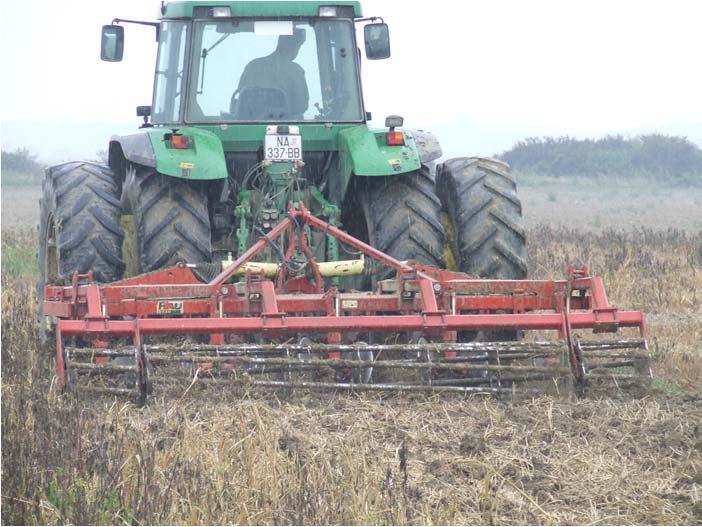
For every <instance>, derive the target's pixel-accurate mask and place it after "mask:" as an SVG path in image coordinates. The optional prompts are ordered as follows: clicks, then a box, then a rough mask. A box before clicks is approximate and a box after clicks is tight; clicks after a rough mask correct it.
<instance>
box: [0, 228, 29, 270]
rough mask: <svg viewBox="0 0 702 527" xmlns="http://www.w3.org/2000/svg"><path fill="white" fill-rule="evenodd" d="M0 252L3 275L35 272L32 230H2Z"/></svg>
mask: <svg viewBox="0 0 702 527" xmlns="http://www.w3.org/2000/svg"><path fill="white" fill-rule="evenodd" d="M1 254H2V275H3V276H6V275H7V276H13V275H25V274H36V273H37V241H36V234H35V233H33V232H32V231H30V230H27V229H24V230H21V231H14V230H13V231H8V232H3V234H2V251H1Z"/></svg>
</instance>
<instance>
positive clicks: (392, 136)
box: [386, 130, 405, 146]
mask: <svg viewBox="0 0 702 527" xmlns="http://www.w3.org/2000/svg"><path fill="white" fill-rule="evenodd" d="M386 143H387V145H388V146H402V145H404V144H405V134H403V133H402V132H396V131H394V130H391V131H389V132H388V134H387V136H386Z"/></svg>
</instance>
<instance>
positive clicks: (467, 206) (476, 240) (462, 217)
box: [437, 157, 527, 379]
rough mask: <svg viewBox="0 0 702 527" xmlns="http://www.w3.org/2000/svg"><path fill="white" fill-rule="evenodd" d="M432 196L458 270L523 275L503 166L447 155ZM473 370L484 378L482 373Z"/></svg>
mask: <svg viewBox="0 0 702 527" xmlns="http://www.w3.org/2000/svg"><path fill="white" fill-rule="evenodd" d="M437 194H438V195H439V197H440V199H441V203H442V205H443V207H444V210H445V211H446V213H447V214H448V217H449V221H450V223H451V229H452V234H453V236H452V238H453V240H452V241H453V247H451V249H452V252H453V255H454V258H455V260H456V267H457V270H458V271H461V272H463V273H466V274H468V275H470V276H473V277H477V278H485V279H500V278H501V279H513V280H521V279H524V278H526V275H527V264H526V233H525V229H524V222H523V220H522V203H521V201H520V200H519V197H517V183H516V181H515V179H514V177H513V176H512V175H511V174H510V173H509V166H508V165H507V164H505V163H503V162H501V161H498V160H495V159H486V158H480V157H462V158H455V159H449V160H448V161H446V162H444V163H443V164H441V165H439V167H438V168H437ZM520 338H521V332H520V331H480V332H477V333H476V332H472V331H470V332H468V331H466V332H461V333H460V335H459V340H460V341H461V342H471V341H482V342H491V341H511V340H519V339H520ZM466 355H467V356H472V355H471V354H470V353H468V354H466ZM486 362H487V363H493V362H495V360H494V359H493V358H489V359H488V360H487V361H486ZM476 373H477V374H478V375H479V376H482V377H485V378H486V379H487V378H488V377H489V372H487V371H479V372H476Z"/></svg>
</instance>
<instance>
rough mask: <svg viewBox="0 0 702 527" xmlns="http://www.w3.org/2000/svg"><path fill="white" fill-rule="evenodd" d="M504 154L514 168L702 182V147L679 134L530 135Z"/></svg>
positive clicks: (555, 173)
mask: <svg viewBox="0 0 702 527" xmlns="http://www.w3.org/2000/svg"><path fill="white" fill-rule="evenodd" d="M498 158H499V159H501V160H503V161H505V162H507V163H509V164H510V165H511V167H512V169H513V170H516V171H519V172H525V173H533V174H537V175H547V176H555V177H561V176H578V177H580V176H582V177H593V176H617V177H627V176H634V177H635V176H647V177H654V178H659V179H666V180H673V181H680V182H690V183H692V182H696V183H697V184H702V149H700V147H699V146H697V145H696V144H695V143H693V142H691V141H689V140H688V139H687V138H685V137H679V136H668V135H662V134H650V135H639V136H636V137H630V138H626V137H624V136H621V135H610V136H606V137H603V138H601V139H575V138H573V137H568V136H564V137H557V138H554V137H541V138H539V137H530V138H527V139H524V140H523V141H519V142H518V143H516V144H515V145H514V146H513V147H512V148H511V149H510V150H507V151H505V152H503V153H502V154H500V155H499V156H498Z"/></svg>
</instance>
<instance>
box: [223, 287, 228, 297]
mask: <svg viewBox="0 0 702 527" xmlns="http://www.w3.org/2000/svg"><path fill="white" fill-rule="evenodd" d="M221 291H222V294H223V295H228V294H229V288H227V287H223V288H222V289H221Z"/></svg>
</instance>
